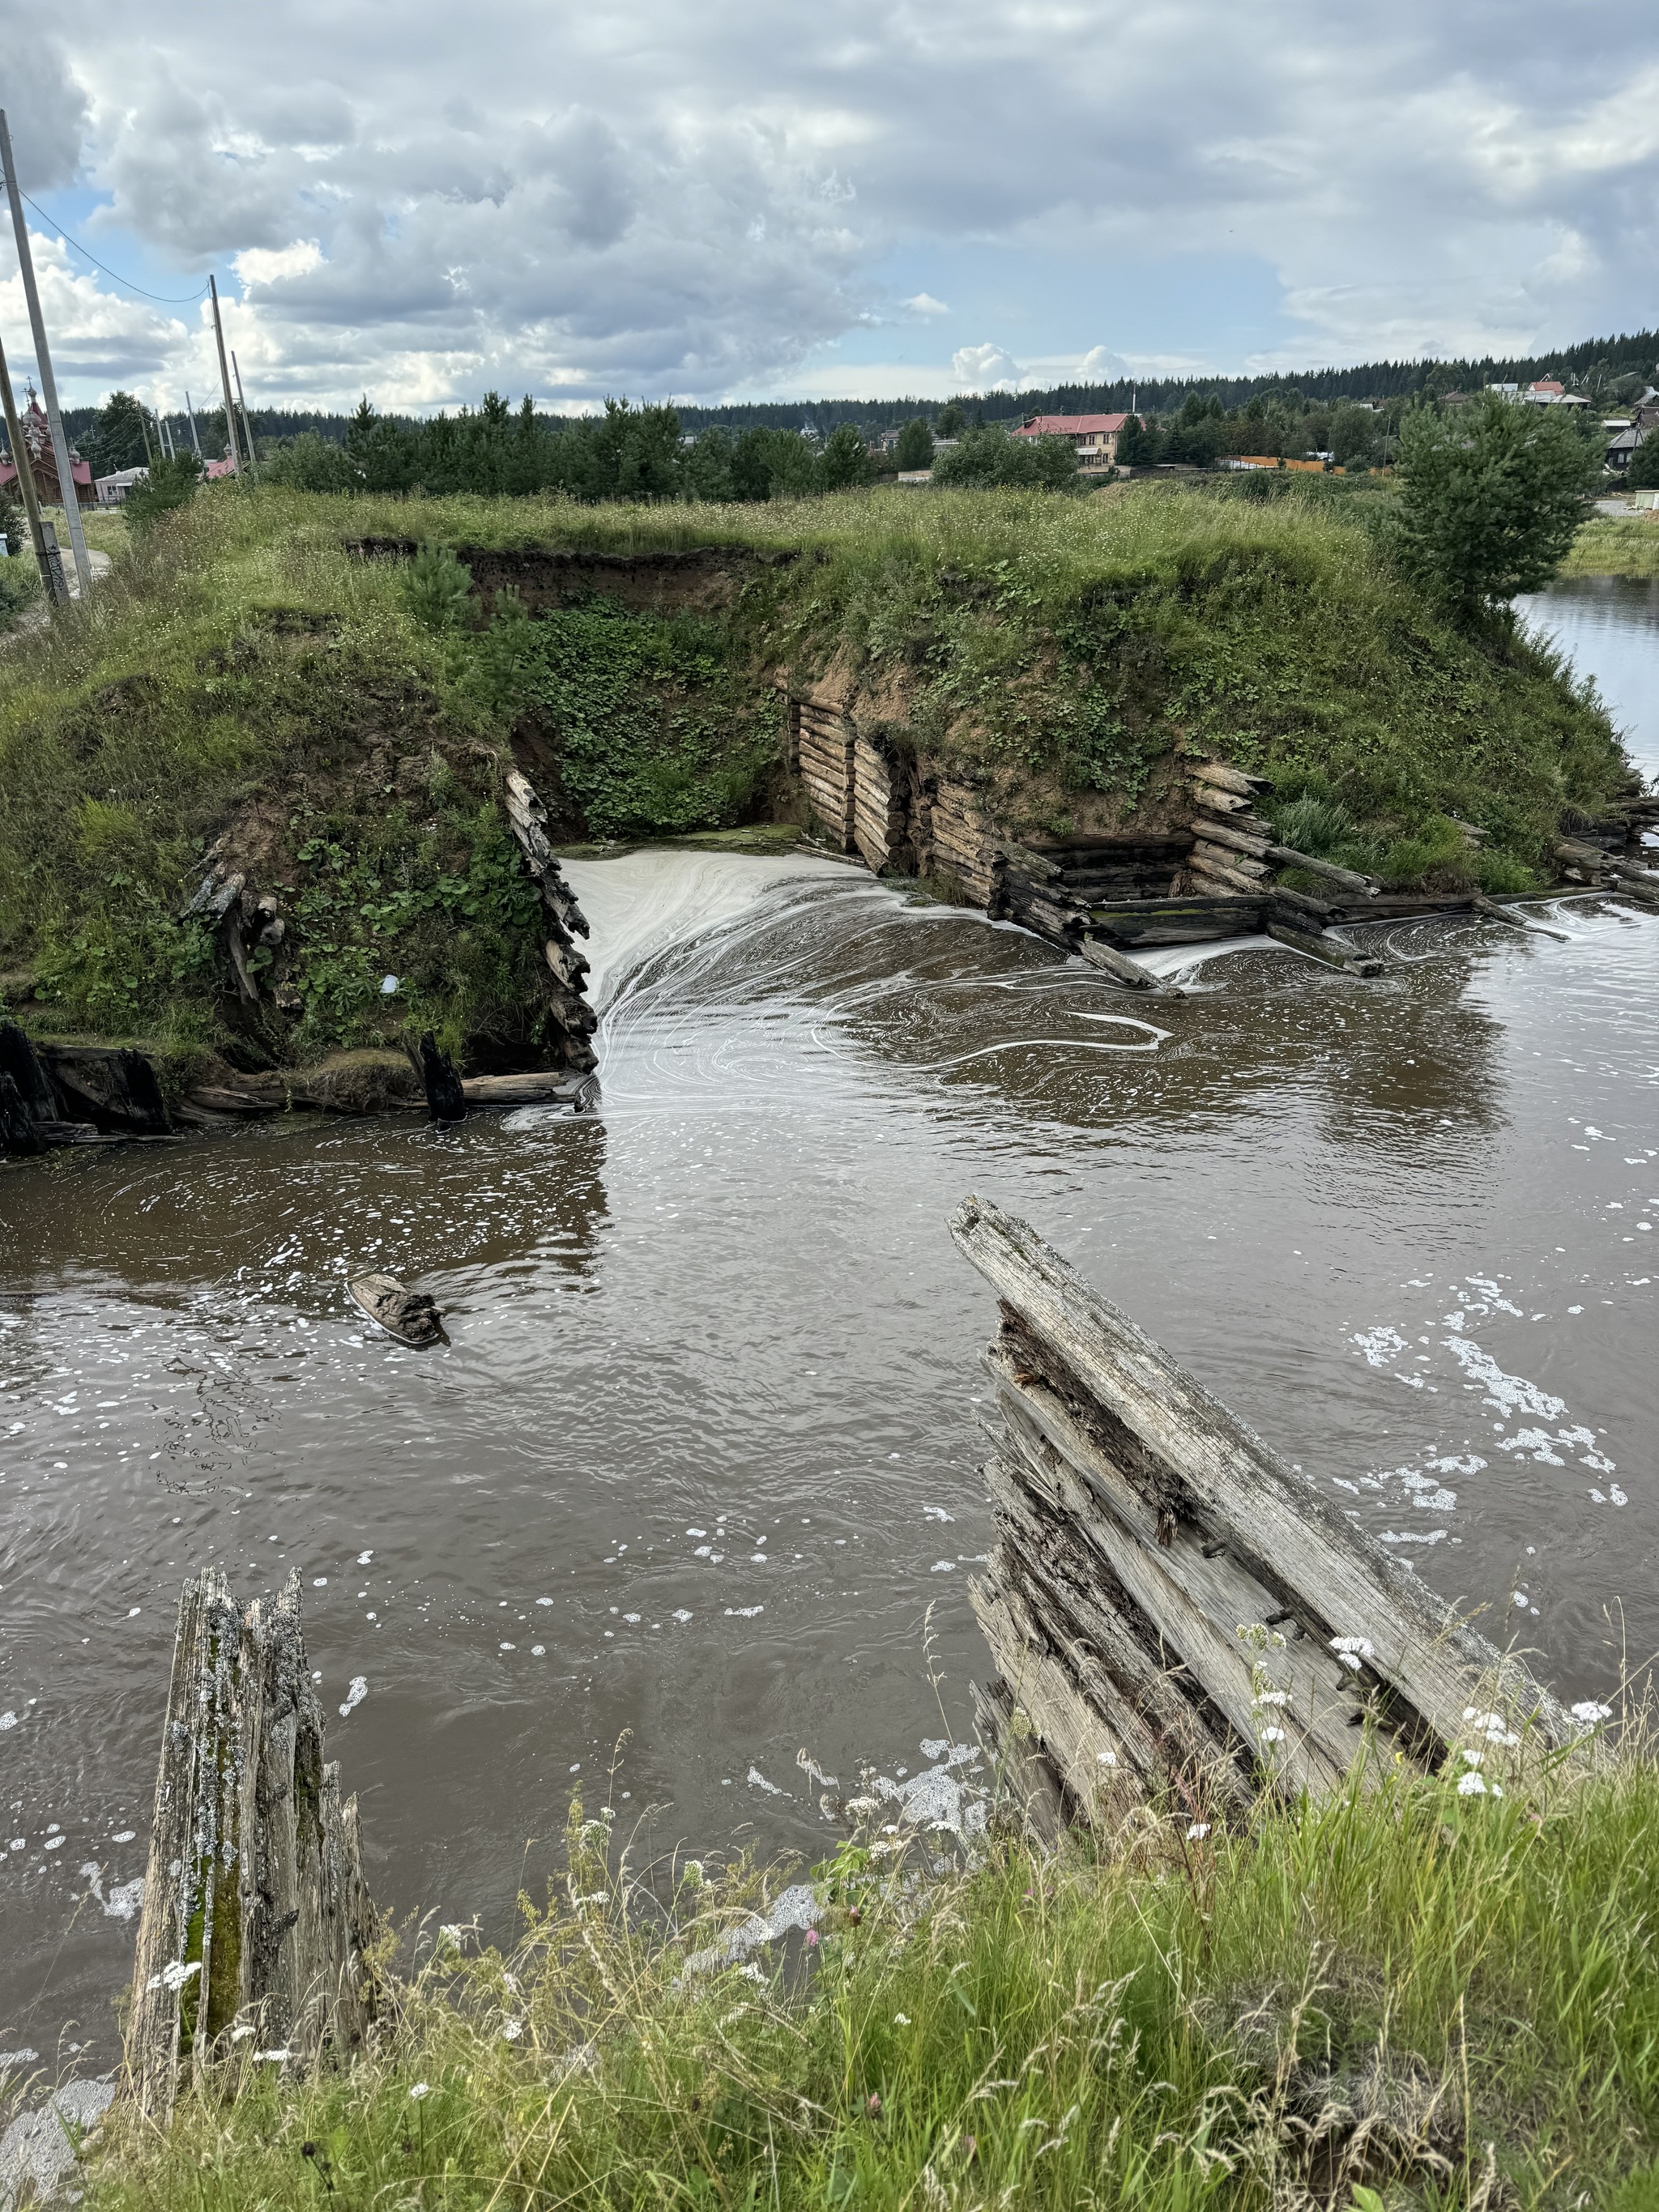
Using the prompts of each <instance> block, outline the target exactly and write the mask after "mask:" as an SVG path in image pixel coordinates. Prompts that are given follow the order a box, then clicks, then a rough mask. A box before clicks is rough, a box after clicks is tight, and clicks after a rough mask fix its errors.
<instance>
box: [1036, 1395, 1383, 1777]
mask: <svg viewBox="0 0 1659 2212" xmlns="http://www.w3.org/2000/svg"><path fill="white" fill-rule="evenodd" d="M993 1372H994V1374H995V1375H996V1379H997V1381H998V1383H999V1388H1000V1398H1001V1401H1002V1404H1003V1407H1004V1411H1005V1413H1006V1417H1007V1420H1008V1425H1009V1441H1010V1444H1011V1447H1012V1449H1014V1450H1015V1451H1017V1452H1018V1454H1019V1455H1020V1459H1021V1462H1022V1465H1023V1466H1024V1468H1025V1469H1026V1471H1027V1472H1028V1473H1029V1474H1030V1476H1031V1478H1032V1479H1033V1480H1036V1481H1037V1482H1039V1483H1042V1484H1046V1485H1048V1486H1049V1493H1050V1494H1051V1495H1052V1496H1053V1498H1054V1502H1055V1504H1056V1508H1057V1510H1059V1511H1060V1512H1061V1513H1062V1514H1064V1515H1065V1516H1066V1518H1067V1519H1068V1520H1071V1521H1073V1522H1075V1523H1076V1525H1077V1527H1078V1528H1079V1532H1080V1533H1081V1534H1082V1535H1083V1537H1084V1538H1085V1541H1087V1542H1089V1543H1090V1544H1091V1545H1092V1546H1093V1547H1095V1549H1096V1550H1097V1551H1098V1552H1099V1553H1101V1555H1102V1557H1103V1559H1105V1560H1106V1563H1107V1564H1108V1565H1109V1567H1110V1568H1111V1570H1112V1571H1113V1573H1114V1574H1115V1576H1116V1577H1117V1579H1118V1580H1119V1581H1120V1582H1121V1583H1122V1584H1123V1586H1124V1588H1125V1589H1127V1591H1128V1592H1129V1593H1130V1595H1132V1596H1133V1598H1134V1600H1135V1601H1136V1603H1137V1604H1139V1606H1141V1607H1143V1608H1144V1610H1145V1611H1146V1613H1147V1614H1148V1616H1149V1617H1150V1618H1151V1619H1152V1620H1154V1621H1156V1622H1158V1625H1159V1626H1160V1628H1161V1629H1162V1630H1163V1632H1164V1635H1165V1636H1166V1637H1167V1638H1169V1640H1170V1643H1171V1644H1173V1645H1174V1647H1175V1649H1176V1650H1178V1651H1179V1652H1180V1653H1181V1654H1182V1657H1183V1659H1184V1660H1185V1661H1186V1663H1187V1665H1188V1667H1189V1668H1191V1669H1192V1671H1193V1673H1194V1676H1195V1677H1196V1678H1197V1680H1199V1682H1200V1684H1201V1685H1202V1686H1203V1688H1204V1690H1205V1692H1206V1694H1207V1695H1208V1696H1209V1697H1210V1698H1211V1699H1212V1700H1213V1702H1214V1704H1215V1705H1216V1707H1217V1709H1218V1711H1220V1712H1222V1713H1223V1714H1225V1717H1226V1718H1227V1721H1228V1723H1230V1725H1231V1727H1232V1728H1233V1729H1234V1730H1235V1731H1236V1733H1237V1735H1238V1736H1239V1738H1240V1741H1242V1742H1243V1743H1245V1744H1246V1745H1255V1742H1256V1741H1257V1735H1258V1733H1259V1731H1260V1729H1261V1728H1262V1727H1264V1726H1282V1727H1283V1728H1284V1729H1285V1731H1286V1734H1287V1738H1288V1740H1289V1741H1288V1745H1287V1748H1286V1753H1285V1765H1286V1768H1287V1770H1305V1771H1296V1772H1295V1774H1294V1779H1295V1781H1296V1783H1297V1785H1298V1786H1299V1785H1301V1784H1304V1783H1305V1784H1308V1785H1309V1786H1313V1787H1322V1788H1325V1789H1330V1788H1334V1787H1336V1786H1338V1785H1340V1784H1341V1782H1342V1781H1343V1780H1344V1778H1346V1774H1347V1771H1348V1769H1349V1767H1350V1766H1351V1765H1352V1761H1353V1758H1354V1754H1355V1751H1356V1749H1357V1741H1356V1738H1355V1736H1354V1734H1353V1728H1354V1723H1355V1722H1356V1721H1357V1720H1358V1719H1359V1718H1360V1717H1361V1716H1362V1714H1363V1711H1364V1701H1363V1697H1362V1696H1361V1695H1360V1694H1358V1692H1357V1691H1356V1687H1355V1678H1354V1677H1353V1676H1352V1675H1350V1674H1348V1673H1347V1672H1346V1669H1345V1668H1343V1667H1342V1665H1341V1663H1340V1661H1339V1660H1338V1659H1337V1658H1336V1656H1334V1653H1332V1652H1331V1651H1330V1650H1328V1649H1327V1648H1326V1646H1325V1644H1324V1643H1323V1642H1322V1639H1320V1638H1316V1637H1313V1636H1309V1635H1306V1634H1291V1633H1287V1632H1285V1629H1284V1628H1282V1627H1281V1628H1280V1629H1279V1634H1280V1635H1281V1636H1283V1638H1284V1642H1283V1644H1282V1645H1274V1644H1269V1645H1267V1648H1264V1649H1262V1650H1256V1649H1255V1648H1254V1647H1253V1645H1252V1644H1249V1643H1246V1642H1243V1641H1242V1640H1241V1638H1240V1635H1239V1632H1240V1630H1241V1629H1243V1630H1246V1631H1249V1630H1253V1629H1261V1630H1263V1631H1266V1630H1267V1625H1268V1623H1269V1622H1270V1621H1274V1620H1278V1619H1279V1616H1280V1614H1281V1613H1282V1610H1283V1606H1282V1601H1281V1599H1280V1598H1279V1594H1278V1593H1277V1592H1276V1591H1274V1590H1272V1589H1269V1588H1268V1587H1267V1584H1266V1583H1262V1582H1261V1581H1260V1580H1259V1579H1258V1578H1257V1577H1255V1576H1254V1575H1252V1574H1251V1573H1250V1572H1249V1570H1248V1568H1245V1567H1243V1566H1242V1565H1240V1564H1239V1562H1238V1560H1237V1559H1236V1558H1235V1557H1234V1556H1233V1555H1232V1554H1231V1553H1229V1552H1228V1551H1226V1550H1225V1548H1223V1547H1217V1546H1213V1545H1209V1544H1206V1541H1205V1539H1204V1537H1203V1535H1202V1534H1201V1532H1200V1530H1199V1529H1198V1528H1196V1527H1194V1525H1193V1524H1192V1523H1191V1522H1181V1521H1179V1520H1176V1519H1173V1518H1169V1517H1166V1516H1164V1515H1162V1514H1160V1512H1159V1510H1158V1508H1157V1507H1156V1506H1155V1505H1152V1504H1148V1503H1147V1501H1146V1499H1145V1498H1143V1497H1141V1496H1140V1495H1139V1492H1137V1491H1136V1489H1135V1487H1134V1486H1133V1483H1132V1482H1131V1481H1130V1480H1129V1479H1128V1477H1127V1475H1126V1474H1124V1472H1123V1471H1122V1470H1121V1468H1118V1467H1116V1466H1115V1464H1114V1463H1113V1462H1112V1461H1111V1459H1110V1457H1109V1455H1107V1454H1106V1453H1105V1452H1104V1451H1103V1449H1101V1448H1100V1446H1099V1445H1098V1444H1097V1443H1096V1442H1095V1441H1094V1440H1093V1439H1091V1437H1088V1436H1087V1434H1086V1432H1085V1431H1083V1430H1082V1429H1081V1428H1079V1425H1077V1424H1076V1423H1075V1422H1074V1421H1073V1420H1072V1419H1071V1418H1070V1416H1069V1415H1068V1414H1067V1413H1066V1411H1065V1408H1064V1406H1063V1404H1062V1403H1061V1401H1060V1399H1059V1398H1058V1397H1057V1396H1056V1395H1054V1393H1053V1392H1051V1391H1047V1390H1045V1389H1043V1387H1042V1385H1041V1384H1040V1383H1029V1382H1026V1383H1023V1384H1017V1383H1016V1382H1015V1380H1014V1377H1013V1375H1012V1369H1011V1367H1010V1366H1005V1365H1004V1364H1002V1363H999V1364H998V1365H997V1366H996V1367H994V1369H993ZM1062 1439H1063V1441H1062ZM1194 1616H1201V1619H1202V1624H1203V1625H1202V1626H1201V1627H1200V1625H1199V1622H1198V1620H1195V1619H1194ZM1262 1689H1268V1690H1275V1691H1279V1692H1283V1694H1284V1695H1285V1699H1287V1701H1288V1702H1287V1703H1286V1704H1285V1706H1283V1707H1282V1708H1280V1707H1278V1706H1274V1707H1273V1708H1272V1709H1271V1710H1269V1709H1267V1708H1261V1709H1258V1708H1256V1707H1255V1705H1253V1703H1252V1700H1253V1699H1254V1698H1255V1695H1256V1694H1257V1692H1259V1691H1260V1690H1262ZM1295 1747H1300V1753H1301V1754H1302V1755H1301V1756H1300V1757H1298V1756H1297V1753H1296V1749H1295ZM1266 1763H1267V1765H1270V1766H1277V1765H1279V1759H1278V1758H1277V1757H1275V1756H1269V1757H1268V1758H1267V1762H1266Z"/></svg>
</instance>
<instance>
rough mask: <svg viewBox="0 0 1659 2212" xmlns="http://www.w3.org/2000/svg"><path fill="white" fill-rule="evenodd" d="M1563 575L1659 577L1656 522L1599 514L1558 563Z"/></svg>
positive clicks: (1581, 532)
mask: <svg viewBox="0 0 1659 2212" xmlns="http://www.w3.org/2000/svg"><path fill="white" fill-rule="evenodd" d="M1561 573H1562V574H1563V575H1565V576H1659V522H1656V521H1653V520H1650V518H1648V517H1646V516H1632V517H1631V518H1630V519H1629V520H1625V519H1623V518H1621V517H1620V516H1618V515H1611V514H1598V515H1595V517H1593V518H1592V520H1590V521H1589V522H1587V523H1586V524H1585V525H1584V526H1583V529H1582V530H1581V531H1580V532H1579V533H1578V535H1577V538H1575V539H1574V541H1573V545H1572V550H1571V552H1570V553H1569V554H1568V555H1567V556H1566V558H1565V560H1564V561H1563V562H1562V563H1561Z"/></svg>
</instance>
